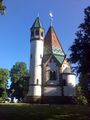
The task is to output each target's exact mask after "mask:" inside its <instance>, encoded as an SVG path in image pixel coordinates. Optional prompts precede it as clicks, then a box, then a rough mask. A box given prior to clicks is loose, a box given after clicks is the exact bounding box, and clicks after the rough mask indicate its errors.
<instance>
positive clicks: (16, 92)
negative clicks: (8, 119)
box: [10, 62, 29, 101]
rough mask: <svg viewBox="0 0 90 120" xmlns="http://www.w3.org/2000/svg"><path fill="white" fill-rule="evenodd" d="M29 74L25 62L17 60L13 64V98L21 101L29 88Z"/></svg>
mask: <svg viewBox="0 0 90 120" xmlns="http://www.w3.org/2000/svg"><path fill="white" fill-rule="evenodd" d="M28 76H29V74H28V70H27V66H26V64H25V63H24V62H16V64H15V65H13V67H12V69H11V71H10V77H11V82H12V83H11V87H10V90H11V95H12V98H13V97H16V98H17V99H18V101H20V99H22V98H23V97H24V96H25V93H26V92H27V90H28V80H29V78H28ZM27 78H28V79H27Z"/></svg>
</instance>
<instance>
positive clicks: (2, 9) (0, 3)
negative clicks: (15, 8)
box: [0, 0, 6, 15]
mask: <svg viewBox="0 0 90 120" xmlns="http://www.w3.org/2000/svg"><path fill="white" fill-rule="evenodd" d="M5 9H6V6H5V5H3V0H0V13H1V15H4V14H5Z"/></svg>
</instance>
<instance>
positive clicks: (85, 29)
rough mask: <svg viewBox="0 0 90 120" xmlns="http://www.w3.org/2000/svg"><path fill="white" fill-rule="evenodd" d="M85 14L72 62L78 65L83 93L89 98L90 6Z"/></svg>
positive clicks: (74, 46) (77, 69)
mask: <svg viewBox="0 0 90 120" xmlns="http://www.w3.org/2000/svg"><path fill="white" fill-rule="evenodd" d="M84 14H85V16H84V22H83V23H81V24H80V26H79V27H78V28H79V30H78V31H77V33H76V39H75V40H74V43H73V45H72V46H71V47H70V51H71V54H70V61H71V63H75V64H76V67H75V70H76V73H77V74H78V75H79V82H80V86H81V89H82V92H83V94H84V95H85V97H87V98H88V96H90V93H89V94H88V83H90V6H89V7H87V8H86V9H85V10H84ZM78 89H79V88H78ZM89 92H90V91H89ZM80 97H81V98H80ZM80 97H79V98H80V99H81V100H82V99H83V100H85V98H84V97H83V96H80Z"/></svg>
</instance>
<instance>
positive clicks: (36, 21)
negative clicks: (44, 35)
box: [31, 17, 43, 29]
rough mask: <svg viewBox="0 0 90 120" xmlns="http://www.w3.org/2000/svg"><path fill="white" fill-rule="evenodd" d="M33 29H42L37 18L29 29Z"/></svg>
mask: <svg viewBox="0 0 90 120" xmlns="http://www.w3.org/2000/svg"><path fill="white" fill-rule="evenodd" d="M33 28H43V26H42V24H41V22H40V19H39V17H37V18H36V20H35V22H34V24H33V26H32V27H31V29H33Z"/></svg>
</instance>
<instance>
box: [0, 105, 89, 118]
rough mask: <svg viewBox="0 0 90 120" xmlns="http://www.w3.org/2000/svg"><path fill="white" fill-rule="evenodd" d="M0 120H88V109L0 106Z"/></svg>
mask: <svg viewBox="0 0 90 120" xmlns="http://www.w3.org/2000/svg"><path fill="white" fill-rule="evenodd" d="M0 120H90V107H89V106H78V105H31V104H22V103H18V104H11V103H10V104H0Z"/></svg>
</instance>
